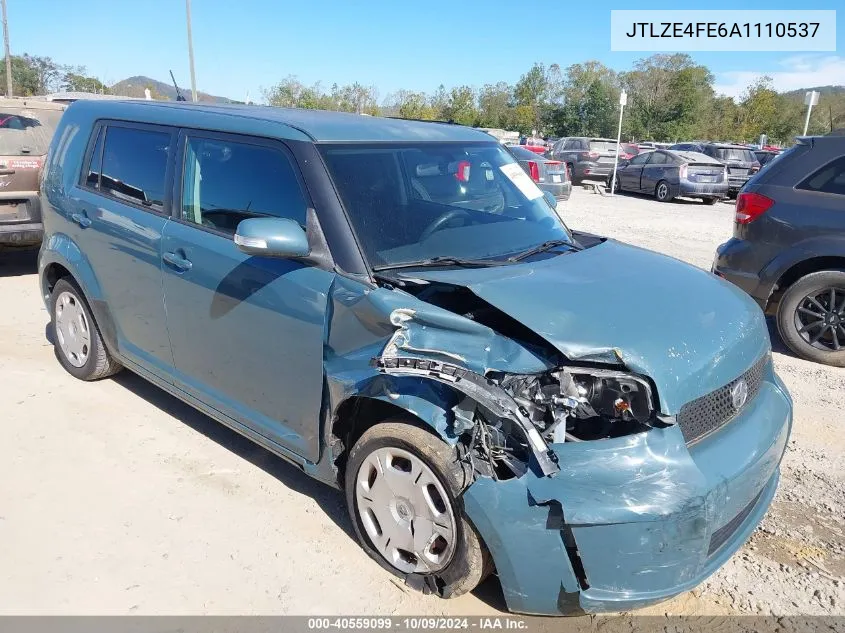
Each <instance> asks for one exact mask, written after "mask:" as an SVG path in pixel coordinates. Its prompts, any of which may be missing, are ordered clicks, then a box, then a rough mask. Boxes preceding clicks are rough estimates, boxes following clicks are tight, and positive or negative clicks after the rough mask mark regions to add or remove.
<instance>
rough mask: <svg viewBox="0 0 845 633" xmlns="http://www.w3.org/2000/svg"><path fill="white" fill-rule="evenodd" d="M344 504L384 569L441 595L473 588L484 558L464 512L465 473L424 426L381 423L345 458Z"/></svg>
mask: <svg viewBox="0 0 845 633" xmlns="http://www.w3.org/2000/svg"><path fill="white" fill-rule="evenodd" d="M345 485H346V502H347V504H348V506H349V514H350V516H351V518H352V523H353V525H354V527H355V533H356V534H357V536H358V540H359V541H360V543H361V546H362V547H363V548H364V550H365V551H366V552H367V553H368V554H369V555H370V556H371V557H372V558H373V559H375V560H376V561H377V562H378V563H379V564H380V565H381V566H382V567H384V568H385V569H387V570H388V571H391V572H392V573H394V574H396V575H397V576H400V577H402V578H405V579H406V580H410V579H411V577H415V578H416V580H418V582H416V583H411V584H416V585H418V586H421V587H422V588H423V589H424V590H429V591H432V592H436V593H437V594H438V595H440V596H441V597H443V598H452V597H455V596H459V595H461V594H464V593H466V592H468V591H471V590H472V589H474V588H475V587H476V586H477V585H478V583H480V582H481V581H482V580H483V579H484V578H485V576H486V575H487V574H488V573H489V567H490V563H489V555H488V553H487V551H486V549H485V548H484V545H483V543H482V542H481V539H480V538H479V536H478V534H477V533H476V531H475V529H474V528H473V527H472V525H471V524H470V522H469V521H468V519H467V518H466V516H465V515H464V510H463V504H462V503H461V502H460V501H459V495H460V493H461V492H462V490H463V488H464V487H465V483H464V476H463V469H462V467H461V465H460V463H459V462H458V461H457V459H456V456H455V452H454V450H453V449H452V448H451V447H450V446H448V445H447V444H446V443H445V442H443V441H442V440H441V439H440V438H438V437H436V436H434V435H433V434H431V433H429V432H428V431H425V430H424V429H421V428H418V427H415V426H411V425H409V424H406V423H402V422H384V423H381V424H377V425H376V426H374V427H372V428H371V429H368V430H367V431H366V432H365V433H364V434H363V435H362V436H361V438H360V439H359V440H358V442H357V443H356V444H355V446H354V447H353V449H352V451H351V452H350V454H349V460H348V463H347V466H346V481H345Z"/></svg>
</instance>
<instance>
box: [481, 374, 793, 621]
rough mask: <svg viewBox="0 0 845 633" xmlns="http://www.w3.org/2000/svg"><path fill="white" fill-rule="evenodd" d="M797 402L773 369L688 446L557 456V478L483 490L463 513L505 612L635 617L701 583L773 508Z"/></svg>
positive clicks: (648, 441) (564, 451)
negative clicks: (482, 547)
mask: <svg viewBox="0 0 845 633" xmlns="http://www.w3.org/2000/svg"><path fill="white" fill-rule="evenodd" d="M791 423H792V402H791V400H790V398H789V396H788V394H787V393H786V391H785V389H784V388H783V385H782V383H780V381H779V379H778V378H777V377H776V376H775V375H774V372H773V371H772V368H771V365H769V367H768V368H767V375H766V378H765V379H764V382H763V384H762V386H761V389H760V391H759V393H758V395H757V397H756V398H755V399H754V400H753V401H752V402H750V403H749V404H748V405H746V407H745V409H744V410H743V412H742V413H741V414H740V415H739V416H737V417H736V418H735V419H734V420H732V421H731V422H729V423H728V424H726V425H725V426H723V427H722V428H721V429H719V430H718V431H717V432H715V433H713V434H712V435H710V436H708V437H706V438H704V439H702V440H701V441H699V442H698V443H696V444H694V445H692V446H690V447H687V446H686V445H685V444H684V440H683V437H682V435H681V431H680V429H679V428H677V427H669V428H666V429H653V430H651V431H648V432H647V433H641V434H639V435H635V436H629V437H623V438H616V439H609V440H600V441H595V442H577V443H566V444H558V445H554V446H553V450H554V452H555V453H556V454H557V456H558V460H559V463H560V466H561V472H560V473H558V474H557V475H555V476H553V477H538V476H536V475H535V474H533V472H532V471H529V472H528V473H527V474H526V475H524V476H523V477H521V478H519V479H511V480H508V481H502V482H496V481H493V480H490V479H479V480H478V481H476V482H475V483H474V484H473V485H472V486H470V487H469V488H468V489H467V491H466V492H465V493H464V506H465V508H466V511H467V514H468V515H469V517H470V519H471V520H472V521H473V523H474V525H475V526H476V528H477V529H478V530H479V532H480V533H481V535H482V537H483V538H484V540H485V543H486V544H487V546H488V548H489V549H490V552H491V554H492V556H493V559H494V562H495V564H496V569H497V572H498V575H499V579H500V581H501V583H502V589H503V591H504V595H505V599H506V601H507V604H508V608H509V609H510V610H512V611H515V612H520V613H534V614H545V615H553V614H572V613H579V612H589V613H600V612H612V611H624V610H629V609H635V608H640V607H643V606H646V605H649V604H652V603H655V602H659V601H661V600H665V599H667V598H670V597H672V596H675V595H677V594H679V593H681V592H684V591H687V590H689V589H691V588H693V587H695V586H696V585H698V584H699V583H701V582H702V581H703V580H704V579H705V578H707V577H708V576H709V575H710V574H712V573H713V572H714V571H716V570H717V569H718V568H719V567H720V566H721V565H722V564H723V563H724V562H725V561H727V559H728V558H730V557H731V555H733V554H734V553H735V552H736V551H737V550H738V549H739V548H740V547H741V546H742V544H743V543H744V542H745V541H746V540H747V539H748V538H749V536H750V535H751V533H752V532H753V531H754V529H755V528H756V526H757V525H758V523H759V522H760V520H761V519H762V517H763V515H764V514H765V512H766V510H767V509H768V507H769V504H770V503H771V500H772V497H773V496H774V493H775V490H776V488H777V482H778V473H779V464H780V460H781V457H782V456H783V452H784V450H785V448H786V443H787V440H788V438H789V432H790V428H791Z"/></svg>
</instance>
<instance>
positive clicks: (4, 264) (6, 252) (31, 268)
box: [0, 248, 38, 277]
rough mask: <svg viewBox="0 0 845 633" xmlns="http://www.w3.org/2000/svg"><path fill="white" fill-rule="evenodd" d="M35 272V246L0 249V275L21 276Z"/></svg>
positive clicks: (36, 269) (36, 255)
mask: <svg viewBox="0 0 845 633" xmlns="http://www.w3.org/2000/svg"><path fill="white" fill-rule="evenodd" d="M37 272H38V249H37V248H26V249H24V248H13V249H0V277H22V276H24V275H34V274H35V273H37Z"/></svg>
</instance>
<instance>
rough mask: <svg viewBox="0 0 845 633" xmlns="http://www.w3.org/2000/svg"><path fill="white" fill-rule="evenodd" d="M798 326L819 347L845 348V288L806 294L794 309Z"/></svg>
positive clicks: (811, 343) (807, 340)
mask: <svg viewBox="0 0 845 633" xmlns="http://www.w3.org/2000/svg"><path fill="white" fill-rule="evenodd" d="M795 327H796V328H797V329H798V334H800V335H801V338H803V339H804V341H806V342H807V343H809V344H810V345H812V346H813V347H815V348H817V349H822V350H824V351H833V352H838V351H839V350H841V349H845V288H824V289H822V290H817V291H815V292H813V293H811V294H809V295H807V296H806V297H804V298H803V299H802V300H801V302H800V303H799V304H798V308H797V309H796V310H795Z"/></svg>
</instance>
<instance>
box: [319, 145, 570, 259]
mask: <svg viewBox="0 0 845 633" xmlns="http://www.w3.org/2000/svg"><path fill="white" fill-rule="evenodd" d="M320 149H321V151H322V153H323V156H324V158H325V161H326V164H327V166H328V169H329V172H330V173H331V176H332V179H333V180H334V183H335V186H336V187H337V190H338V193H339V194H340V198H341V201H342V202H343V205H344V207H345V208H346V212H347V214H348V216H349V220H350V221H351V223H352V227H353V228H354V230H355V233H356V235H357V237H358V240H359V242H360V244H361V247H362V248H363V250H364V253H365V255H366V257H367V259H368V260H369V262H370V265H371V266H372V267H374V268H377V267H385V266H392V265H397V264H403V263H409V262H418V261H425V260H428V259H431V258H442V257H450V258H460V259H463V260H489V259H506V258H507V257H509V256H511V255H513V254H515V253H519V252H521V251H524V250H526V249H530V248H533V247H535V246H538V245H540V244H542V243H544V242H547V241H549V240H564V241H566V242H570V241H571V239H570V235H569V231H568V229H567V228H566V227H565V226H564V225H563V223H562V222H561V220H560V219H559V218H558V216H557V214H556V213H555V212H554V210H553V209H552V208H551V207H550V206H549V204H548V203H547V202H546V200H545V198H544V197H543V193H542V192H541V191H540V189H539V188H537V186H536V185H535V184H534V182H533V181H532V180H531V179H530V178H529V177H528V175H527V174H526V173H525V172H524V171H523V170H522V168H521V167H520V166H519V163H517V162H515V161H514V158H513V156H512V155H511V154H510V153H509V152H508V151H507V150H505V149H504V148H502V147H501V146H499V145H498V144H497V143H489V144H488V143H479V144H459V143H419V144H402V145H395V144H389V145H388V144H384V143H383V144H375V145H345V146H341V145H322V146H320Z"/></svg>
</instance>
